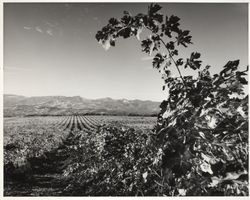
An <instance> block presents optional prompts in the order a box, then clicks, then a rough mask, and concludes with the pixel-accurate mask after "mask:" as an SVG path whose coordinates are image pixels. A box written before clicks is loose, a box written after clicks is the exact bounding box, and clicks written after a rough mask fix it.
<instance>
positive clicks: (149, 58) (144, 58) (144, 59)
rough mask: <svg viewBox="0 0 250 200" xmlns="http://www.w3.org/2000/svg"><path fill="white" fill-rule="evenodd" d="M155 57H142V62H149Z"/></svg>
mask: <svg viewBox="0 0 250 200" xmlns="http://www.w3.org/2000/svg"><path fill="white" fill-rule="evenodd" d="M153 58H154V57H153V56H147V57H142V58H141V60H142V61H147V60H153Z"/></svg>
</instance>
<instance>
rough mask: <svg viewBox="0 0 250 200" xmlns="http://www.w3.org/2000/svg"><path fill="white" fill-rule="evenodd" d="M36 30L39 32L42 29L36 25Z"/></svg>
mask: <svg viewBox="0 0 250 200" xmlns="http://www.w3.org/2000/svg"><path fill="white" fill-rule="evenodd" d="M35 29H36V31H37V32H39V33H43V31H42V29H41V28H40V27H39V26H36V28H35Z"/></svg>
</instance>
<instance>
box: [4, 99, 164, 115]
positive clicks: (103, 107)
mask: <svg viewBox="0 0 250 200" xmlns="http://www.w3.org/2000/svg"><path fill="white" fill-rule="evenodd" d="M159 105H160V102H154V101H149V100H147V101H142V100H127V99H118V100H116V99H112V98H101V99H86V98H83V97H80V96H73V97H66V96H36V97H25V96H20V95H13V94H4V116H5V117H12V116H40V115H72V114H82V115H86V114H89V115H90V114H96V115H143V116H153V115H157V114H158V112H159V111H160V108H159Z"/></svg>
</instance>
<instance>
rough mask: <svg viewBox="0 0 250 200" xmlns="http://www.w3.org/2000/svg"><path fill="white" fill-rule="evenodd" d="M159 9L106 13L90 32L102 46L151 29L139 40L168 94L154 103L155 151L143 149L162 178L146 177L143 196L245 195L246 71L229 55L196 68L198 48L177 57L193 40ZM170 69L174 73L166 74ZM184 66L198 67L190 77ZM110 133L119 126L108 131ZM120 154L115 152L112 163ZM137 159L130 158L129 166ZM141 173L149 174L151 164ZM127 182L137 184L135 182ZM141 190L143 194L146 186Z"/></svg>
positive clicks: (152, 5)
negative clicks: (157, 161) (221, 62)
mask: <svg viewBox="0 0 250 200" xmlns="http://www.w3.org/2000/svg"><path fill="white" fill-rule="evenodd" d="M160 10H161V6H159V5H158V4H151V5H150V6H149V7H148V12H147V13H146V14H142V13H140V14H137V15H135V16H132V15H131V14H130V13H129V12H127V11H125V12H124V16H123V17H122V18H121V19H114V18H111V19H110V20H109V23H108V25H106V26H104V27H103V28H102V30H101V31H98V32H97V34H96V39H97V40H98V42H99V43H101V44H102V45H103V46H104V48H105V49H106V50H107V49H109V48H110V46H115V43H116V41H117V39H118V38H119V37H123V38H129V37H131V36H135V37H137V38H138V39H139V40H140V34H141V32H142V30H143V29H145V30H147V32H150V33H151V35H149V36H148V38H146V39H144V40H142V41H141V49H142V51H143V52H145V53H147V54H149V55H152V53H155V55H154V59H153V63H152V65H153V67H154V68H156V69H157V70H159V71H160V72H161V73H162V78H163V79H164V82H165V85H164V87H163V89H165V87H166V86H167V88H168V98H167V100H165V101H163V102H162V104H161V112H160V113H159V116H158V123H157V127H156V129H155V133H156V134H157V136H158V140H157V141H158V142H157V144H153V145H152V146H154V147H157V148H158V151H157V150H153V149H151V152H154V153H152V154H149V155H150V156H152V157H151V158H149V159H151V160H152V159H153V158H156V157H158V154H157V153H156V152H162V156H161V165H160V166H159V168H158V169H155V170H156V171H159V170H160V171H161V172H162V173H160V174H158V175H159V177H160V178H161V183H159V182H158V181H157V180H155V179H154V177H151V176H150V179H149V180H148V181H149V182H150V181H151V182H152V183H151V184H152V185H151V186H150V188H151V193H150V194H157V195H248V96H246V95H245V93H244V85H247V84H248V82H247V80H246V78H245V76H246V75H247V74H246V72H247V71H248V69H247V70H245V71H239V70H238V67H239V60H235V61H229V62H228V63H227V64H226V65H225V66H224V67H223V69H222V71H221V72H220V73H218V74H214V75H211V74H210V72H209V68H210V66H205V67H202V66H201V60H199V59H200V56H201V55H200V53H197V52H193V53H191V56H190V58H187V59H186V62H184V60H185V59H184V58H177V56H178V53H179V52H178V49H177V48H178V47H179V46H183V47H187V46H188V45H189V44H192V41H191V38H192V37H191V35H190V32H189V31H188V30H182V29H181V28H180V24H179V21H180V19H179V18H178V17H177V16H174V15H172V16H170V17H169V16H166V15H165V16H164V15H163V14H161V13H160V12H159V11H160ZM173 67H175V68H176V69H177V71H178V73H179V77H174V76H171V70H172V68H173ZM183 68H184V69H185V68H191V69H193V70H198V76H197V78H194V77H193V76H183V75H182V74H181V70H180V69H183ZM116 132H119V130H116V131H113V132H112V133H113V134H114V135H115V134H116ZM114 137H116V136H114ZM148 137H150V136H148ZM120 142H121V143H120V145H125V144H122V141H120ZM131 143H132V144H133V142H132V141H131ZM139 143H140V142H139ZM141 143H143V140H142V141H141ZM145 147H147V145H146V146H144V148H145ZM113 148H114V149H116V148H117V147H115V146H114V147H113ZM141 148H143V146H142V147H141ZM149 148H150V145H149ZM141 156H144V154H141ZM119 158H122V157H120V156H118V157H117V158H116V157H115V154H114V156H113V159H114V161H113V162H117V161H118V160H119ZM144 158H145V159H146V158H147V156H145V157H144ZM131 159H132V158H131ZM123 160H124V161H123V162H125V159H124V158H123ZM119 162H121V161H119ZM139 162H140V161H139V160H138V163H139ZM138 163H137V161H136V162H135V163H133V162H132V164H133V165H134V166H137V164H138ZM144 164H145V165H148V167H149V166H150V164H149V163H146V162H145V163H144ZM127 170H128V171H129V168H127ZM141 170H142V171H143V170H145V167H141ZM144 173H146V174H147V176H149V175H151V174H152V172H150V170H146V171H144ZM152 180H153V181H152ZM134 184H135V185H137V187H139V185H140V184H141V183H138V182H135V183H134ZM145 185H146V183H144V184H142V186H141V185H140V187H142V188H144V186H145ZM158 187H160V188H161V189H160V190H157V189H156V188H158ZM128 194H130V193H128ZM142 194H148V193H147V190H146V189H145V190H143V191H142ZM148 195H149V194H148Z"/></svg>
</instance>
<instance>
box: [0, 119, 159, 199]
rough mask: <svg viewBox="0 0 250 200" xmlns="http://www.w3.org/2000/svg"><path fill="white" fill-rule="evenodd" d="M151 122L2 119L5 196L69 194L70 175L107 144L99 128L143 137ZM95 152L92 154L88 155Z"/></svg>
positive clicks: (150, 127) (138, 120)
mask: <svg viewBox="0 0 250 200" xmlns="http://www.w3.org/2000/svg"><path fill="white" fill-rule="evenodd" d="M155 123H156V118H155V117H125V116H124V117H120V116H80V115H72V116H48V117H47V116H46V117H13V118H5V119H4V194H5V195H6V196H23V195H28V196H39V195H45V196H58V195H67V194H68V195H72V190H71V189H69V187H70V185H71V182H72V178H71V177H72V173H73V175H75V174H74V170H76V171H77V170H79V169H78V168H79V167H81V165H82V164H84V163H83V161H84V160H85V159H86V158H87V157H91V156H94V155H96V151H101V150H102V148H103V146H104V143H105V142H104V141H105V140H107V139H106V135H107V134H106V133H104V132H103V127H105V126H109V125H115V126H116V127H118V126H119V127H120V128H122V129H126V130H127V129H131V128H132V130H140V131H139V132H138V134H145V133H147V132H150V131H151V129H153V127H154V125H155ZM90 145H94V146H95V147H93V148H92V147H91V146H90ZM95 148H96V151H95V152H91V151H90V150H93V149H95ZM90 166H91V165H89V167H90ZM86 167H88V166H85V168H86ZM88 170H90V169H88ZM80 171H81V170H80ZM70 176H71V177H70ZM69 177H70V179H69ZM67 181H68V182H67ZM67 191H70V192H69V193H67ZM76 194H77V193H76ZM76 194H75V195H76Z"/></svg>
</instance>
